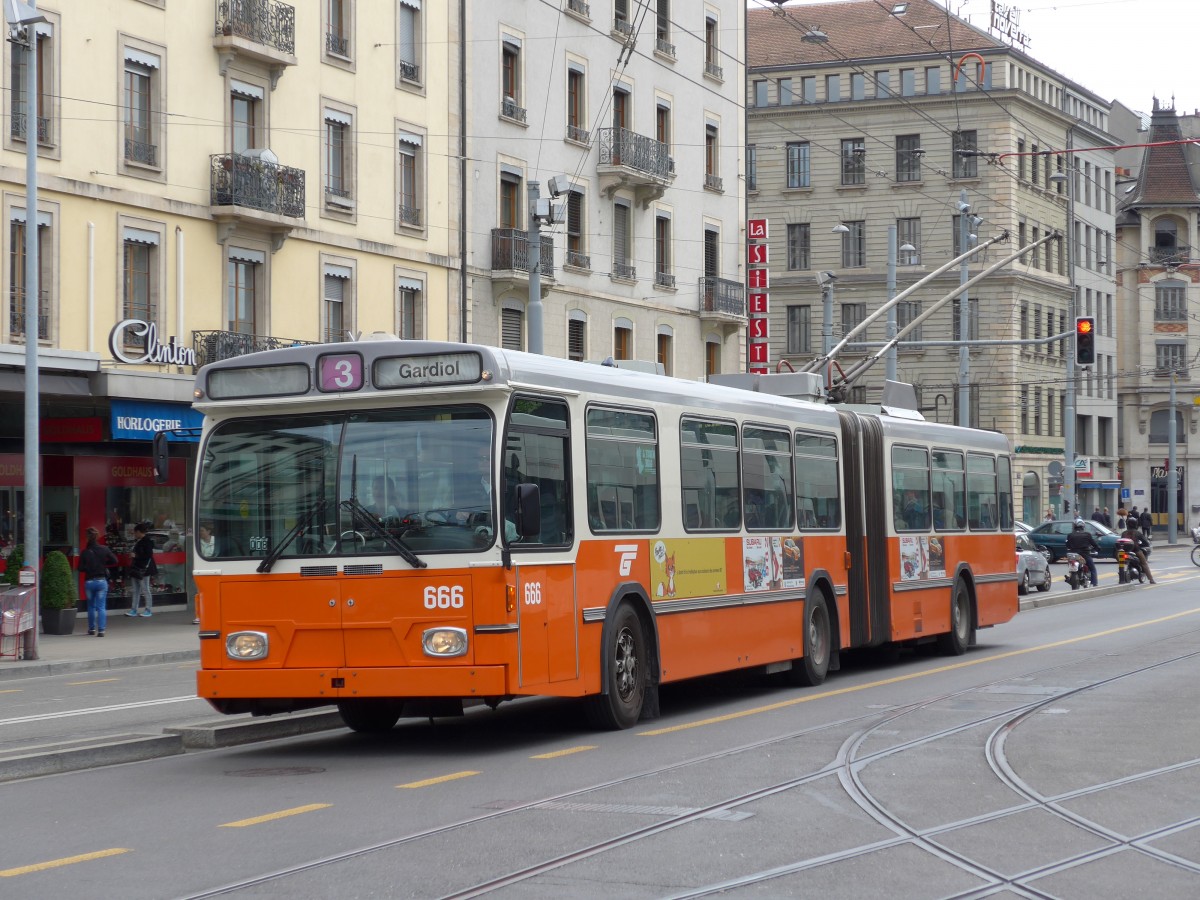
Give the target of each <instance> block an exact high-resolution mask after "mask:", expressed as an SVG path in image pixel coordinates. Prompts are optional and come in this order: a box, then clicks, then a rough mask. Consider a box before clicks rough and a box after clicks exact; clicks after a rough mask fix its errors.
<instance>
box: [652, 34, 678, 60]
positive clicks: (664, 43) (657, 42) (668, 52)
mask: <svg viewBox="0 0 1200 900" xmlns="http://www.w3.org/2000/svg"><path fill="white" fill-rule="evenodd" d="M654 52H655V53H661V54H662V55H663V56H667V57H670V58H671V59H674V58H675V45H674V44H672V43H671V42H670V41H668V40H667V39H666V38H661V37H660V38H655V39H654Z"/></svg>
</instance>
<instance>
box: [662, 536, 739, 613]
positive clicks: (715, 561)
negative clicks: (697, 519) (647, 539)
mask: <svg viewBox="0 0 1200 900" xmlns="http://www.w3.org/2000/svg"><path fill="white" fill-rule="evenodd" d="M650 581H651V585H652V590H653V593H654V599H655V600H670V599H686V598H690V597H711V596H713V595H714V594H724V593H725V592H726V590H727V589H728V586H729V578H728V577H727V576H726V573H725V540H724V538H685V539H681V540H675V541H655V542H654V543H653V545H652V546H651V552H650Z"/></svg>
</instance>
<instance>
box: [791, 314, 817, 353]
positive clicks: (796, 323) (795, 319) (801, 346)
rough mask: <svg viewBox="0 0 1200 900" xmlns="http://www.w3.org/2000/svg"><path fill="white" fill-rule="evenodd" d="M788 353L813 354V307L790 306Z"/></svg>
mask: <svg viewBox="0 0 1200 900" xmlns="http://www.w3.org/2000/svg"><path fill="white" fill-rule="evenodd" d="M787 352H788V353H789V354H797V353H811V352H812V307H811V306H789V307H788V308H787Z"/></svg>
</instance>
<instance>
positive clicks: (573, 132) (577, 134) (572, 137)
mask: <svg viewBox="0 0 1200 900" xmlns="http://www.w3.org/2000/svg"><path fill="white" fill-rule="evenodd" d="M591 137H592V133H591V132H590V131H588V130H587V129H586V128H580V127H579V126H578V125H568V126H567V140H568V141H574V142H575V143H577V144H586V143H587V142H588V141H589V140H591Z"/></svg>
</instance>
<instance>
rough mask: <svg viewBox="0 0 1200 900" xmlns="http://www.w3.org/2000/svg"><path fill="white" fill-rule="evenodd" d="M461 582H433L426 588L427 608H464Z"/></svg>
mask: <svg viewBox="0 0 1200 900" xmlns="http://www.w3.org/2000/svg"><path fill="white" fill-rule="evenodd" d="M462 605H463V588H462V585H461V584H450V585H448V584H437V585H434V584H431V585H428V586H427V587H426V588H425V608H426V609H462Z"/></svg>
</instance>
